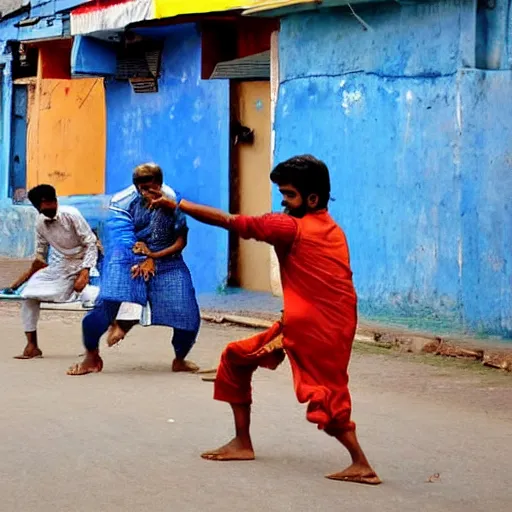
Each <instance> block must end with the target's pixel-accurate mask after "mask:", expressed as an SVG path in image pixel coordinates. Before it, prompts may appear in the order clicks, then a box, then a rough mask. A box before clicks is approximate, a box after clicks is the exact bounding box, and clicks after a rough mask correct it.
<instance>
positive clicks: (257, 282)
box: [229, 80, 272, 292]
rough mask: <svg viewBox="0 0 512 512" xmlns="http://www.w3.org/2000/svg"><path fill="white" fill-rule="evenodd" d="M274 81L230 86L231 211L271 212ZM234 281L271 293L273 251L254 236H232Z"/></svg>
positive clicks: (259, 213)
mask: <svg viewBox="0 0 512 512" xmlns="http://www.w3.org/2000/svg"><path fill="white" fill-rule="evenodd" d="M270 103H271V102H270V82H269V81H268V80H262V81H259V80H258V81H241V82H232V84H231V144H232V145H231V148H232V153H231V172H230V174H231V175H230V202H231V205H230V206H231V211H232V212H235V213H239V214H242V215H262V214H264V213H268V212H269V211H270V210H271V205H272V201H271V193H272V189H271V183H270V179H269V174H270V160H271V159H270V151H271V105H270ZM229 284H230V285H231V286H238V287H241V288H244V289H246V290H251V291H258V292H270V291H271V281H270V249H269V246H268V245H266V244H264V243H261V242H256V241H254V240H241V239H239V237H238V236H236V235H231V237H230V267H229Z"/></svg>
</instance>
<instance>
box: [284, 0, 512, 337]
mask: <svg viewBox="0 0 512 512" xmlns="http://www.w3.org/2000/svg"><path fill="white" fill-rule="evenodd" d="M357 12H358V14H359V15H360V16H361V17H362V19H363V20H364V21H365V23H366V24H368V25H369V27H370V29H369V30H364V27H363V26H362V25H361V24H360V23H359V22H358V20H357V19H356V18H355V17H354V16H352V15H350V14H349V13H347V12H346V11H341V10H329V11H325V12H321V13H315V14H297V15H293V16H290V17H286V18H284V19H283V20H282V23H281V33H280V49H279V52H280V82H281V83H280V92H279V99H278V105H277V112H276V121H275V131H276V149H275V151H276V154H275V160H276V161H279V160H283V159H285V158H288V157H290V156H292V155H294V154H298V153H306V152H311V153H313V154H315V155H317V156H318V157H320V158H322V159H324V160H325V161H326V162H327V163H328V165H329V167H330V169H331V172H332V182H333V192H332V195H333V196H334V198H335V199H336V200H335V201H334V202H332V203H331V205H330V209H331V211H332V213H333V215H334V217H335V218H336V219H337V220H338V221H339V222H340V224H341V225H342V226H343V227H344V229H345V230H346V232H347V235H348V238H349V242H350V247H351V250H352V265H353V270H354V274H355V276H354V277H355V283H356V286H357V291H358V294H359V298H360V310H361V313H362V314H363V315H365V316H367V317H370V318H374V319H380V320H385V321H399V322H404V323H406V324H408V325H410V326H413V327H418V328H430V329H435V330H437V331H439V330H443V329H446V330H454V329H455V330H458V329H460V330H463V329H464V330H469V331H476V332H482V333H493V334H500V335H508V336H510V335H511V334H512V307H511V306H512V286H511V284H512V269H511V267H510V265H507V260H508V258H509V257H510V256H509V255H510V232H511V229H512V217H511V214H510V213H509V210H508V205H507V204H506V202H507V194H506V193H505V191H506V190H511V189H510V174H511V173H510V170H511V163H512V162H511V160H510V156H509V155H510V153H509V149H508V147H507V145H508V141H509V140H510V133H509V132H510V130H511V129H512V115H511V114H512V112H510V110H511V108H512V99H511V97H510V94H509V91H510V87H511V86H512V81H511V80H512V77H511V75H510V72H508V71H503V72H489V71H476V70H474V69H473V70H470V69H468V70H465V71H462V69H463V68H471V67H473V66H474V64H475V48H476V43H475V33H476V30H475V26H476V25H475V19H476V8H475V4H474V2H473V1H472V0H461V1H448V2H439V3H431V4H428V5H427V4H423V5H403V6H400V5H392V4H389V5H382V6H379V7H372V8H366V9H364V8H361V7H360V8H358V9H357ZM507 186H508V188H507ZM278 199H279V198H277V197H275V207H276V208H277V207H278V204H279V202H278Z"/></svg>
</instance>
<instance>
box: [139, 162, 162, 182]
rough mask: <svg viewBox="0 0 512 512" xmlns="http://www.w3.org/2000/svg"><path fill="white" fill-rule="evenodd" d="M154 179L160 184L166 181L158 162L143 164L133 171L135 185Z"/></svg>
mask: <svg viewBox="0 0 512 512" xmlns="http://www.w3.org/2000/svg"><path fill="white" fill-rule="evenodd" d="M152 181H154V182H155V183H158V185H162V184H163V182H164V173H163V172H162V168H161V167H160V166H159V165H157V164H152V163H150V164H142V165H139V166H138V167H136V168H135V170H134V171H133V184H134V185H135V186H137V185H141V184H143V183H150V182H152Z"/></svg>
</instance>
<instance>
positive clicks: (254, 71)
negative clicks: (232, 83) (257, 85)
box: [210, 51, 270, 80]
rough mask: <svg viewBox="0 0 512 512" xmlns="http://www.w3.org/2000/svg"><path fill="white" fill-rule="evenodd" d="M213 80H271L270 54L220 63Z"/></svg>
mask: <svg viewBox="0 0 512 512" xmlns="http://www.w3.org/2000/svg"><path fill="white" fill-rule="evenodd" d="M210 78H211V79H220V78H222V79H230V80H270V52H268V51H267V52H263V53H257V54H255V55H249V57H243V58H241V59H235V60H229V61H225V62H219V63H218V64H217V65H216V66H215V69H214V70H213V73H212V76H211V77H210Z"/></svg>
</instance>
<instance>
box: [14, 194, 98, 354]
mask: <svg viewBox="0 0 512 512" xmlns="http://www.w3.org/2000/svg"><path fill="white" fill-rule="evenodd" d="M28 198H29V200H30V202H31V203H32V204H33V205H34V207H35V208H36V209H37V210H38V212H39V215H38V217H37V220H36V257H35V260H34V262H33V263H32V266H31V268H30V269H29V271H28V272H26V273H25V274H24V275H23V276H21V277H20V278H19V279H18V281H16V283H14V284H13V285H12V286H11V289H12V290H15V289H16V288H19V287H20V286H21V285H22V284H24V283H25V282H26V283H27V284H26V286H25V288H24V289H23V291H22V293H21V296H22V298H23V299H24V300H23V303H22V307H21V318H22V323H23V329H24V331H25V334H26V337H27V345H26V347H25V350H24V351H23V354H22V355H20V356H17V358H18V359H33V358H36V357H41V356H42V352H41V350H40V349H39V346H38V340H37V323H38V320H39V314H40V307H41V302H68V301H72V300H76V299H77V298H78V297H79V294H80V293H81V292H82V291H83V290H84V288H85V287H86V286H87V284H88V283H89V272H90V270H91V269H92V268H94V267H95V266H96V261H97V258H98V249H97V246H96V236H95V235H94V233H93V232H92V230H91V228H90V226H89V224H88V223H87V221H86V220H85V218H84V217H83V216H82V214H81V213H80V212H79V211H78V210H77V209H76V208H74V207H72V206H59V205H58V202H57V195H56V192H55V189H54V188H53V187H52V186H50V185H39V186H37V187H35V188H33V189H32V190H30V192H29V194H28ZM50 247H51V248H52V250H53V252H54V257H53V258H52V259H51V260H50V262H49V263H47V262H48V252H49V249H50Z"/></svg>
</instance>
